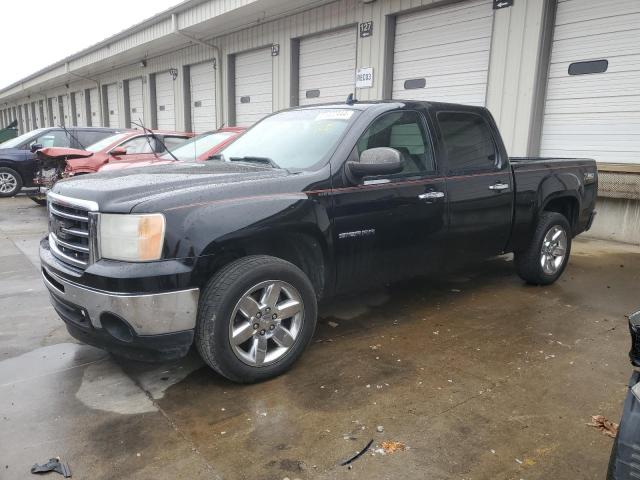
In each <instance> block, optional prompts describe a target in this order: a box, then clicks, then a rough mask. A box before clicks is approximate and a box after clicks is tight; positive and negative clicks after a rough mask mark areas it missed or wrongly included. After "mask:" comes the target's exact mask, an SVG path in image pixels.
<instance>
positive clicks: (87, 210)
mask: <svg viewBox="0 0 640 480" xmlns="http://www.w3.org/2000/svg"><path fill="white" fill-rule="evenodd" d="M47 206H48V209H49V247H50V248H51V253H52V254H53V255H54V256H55V257H56V258H57V259H58V260H60V261H61V262H63V263H66V264H67V265H71V266H72V267H75V268H79V269H81V270H84V269H85V268H87V266H88V265H89V263H90V262H91V259H92V247H91V238H92V237H91V230H92V226H91V225H92V223H93V222H92V219H91V215H90V214H91V212H97V211H98V204H97V203H95V202H91V201H87V200H80V199H76V198H69V197H64V196H62V195H58V194H55V193H51V192H50V193H49V194H48V195H47Z"/></svg>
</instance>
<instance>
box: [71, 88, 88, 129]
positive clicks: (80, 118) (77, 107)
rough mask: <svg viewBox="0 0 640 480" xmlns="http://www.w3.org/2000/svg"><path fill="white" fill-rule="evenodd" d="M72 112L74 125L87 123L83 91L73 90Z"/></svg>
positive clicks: (81, 125) (82, 125)
mask: <svg viewBox="0 0 640 480" xmlns="http://www.w3.org/2000/svg"><path fill="white" fill-rule="evenodd" d="M72 98H73V113H74V115H75V118H74V125H78V126H80V127H84V126H86V125H87V118H86V117H87V112H86V108H85V103H84V92H82V91H80V92H74V94H73V97H72Z"/></svg>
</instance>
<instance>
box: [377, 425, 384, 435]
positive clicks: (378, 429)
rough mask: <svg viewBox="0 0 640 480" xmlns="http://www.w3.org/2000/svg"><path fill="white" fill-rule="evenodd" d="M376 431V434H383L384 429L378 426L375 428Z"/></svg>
mask: <svg viewBox="0 0 640 480" xmlns="http://www.w3.org/2000/svg"><path fill="white" fill-rule="evenodd" d="M376 431H377V432H378V433H382V432H384V427H383V426H382V425H378V426H377V427H376Z"/></svg>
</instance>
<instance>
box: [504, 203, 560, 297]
mask: <svg viewBox="0 0 640 480" xmlns="http://www.w3.org/2000/svg"><path fill="white" fill-rule="evenodd" d="M570 253H571V226H570V225H569V221H568V220H567V219H566V217H565V216H564V215H562V214H560V213H556V212H544V213H542V214H541V215H540V219H539V221H538V226H537V228H536V230H535V232H534V234H533V238H532V239H531V243H530V244H529V247H528V248H527V249H526V250H524V251H522V252H516V254H515V265H516V270H517V272H518V275H520V278H522V279H523V280H525V281H526V282H527V283H530V284H533V285H549V284H551V283H553V282H555V281H556V280H557V279H558V278H560V275H562V272H564V269H565V267H566V266H567V262H568V261H569V254H570Z"/></svg>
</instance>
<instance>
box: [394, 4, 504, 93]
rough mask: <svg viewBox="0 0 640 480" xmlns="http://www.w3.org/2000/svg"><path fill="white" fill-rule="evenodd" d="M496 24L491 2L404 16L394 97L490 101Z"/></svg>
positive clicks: (398, 37)
mask: <svg viewBox="0 0 640 480" xmlns="http://www.w3.org/2000/svg"><path fill="white" fill-rule="evenodd" d="M492 27H493V9H492V3H491V1H489V0H474V1H468V2H459V3H455V4H452V5H448V6H444V7H436V8H429V9H426V10H421V11H419V12H414V13H409V14H406V15H399V16H398V17H397V19H396V34H395V41H394V49H393V50H394V53H393V59H394V61H393V87H392V96H393V98H398V99H407V100H432V101H441V102H454V103H463V104H467V105H485V100H486V90H487V77H488V72H489V53H490V50H491V32H492Z"/></svg>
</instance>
